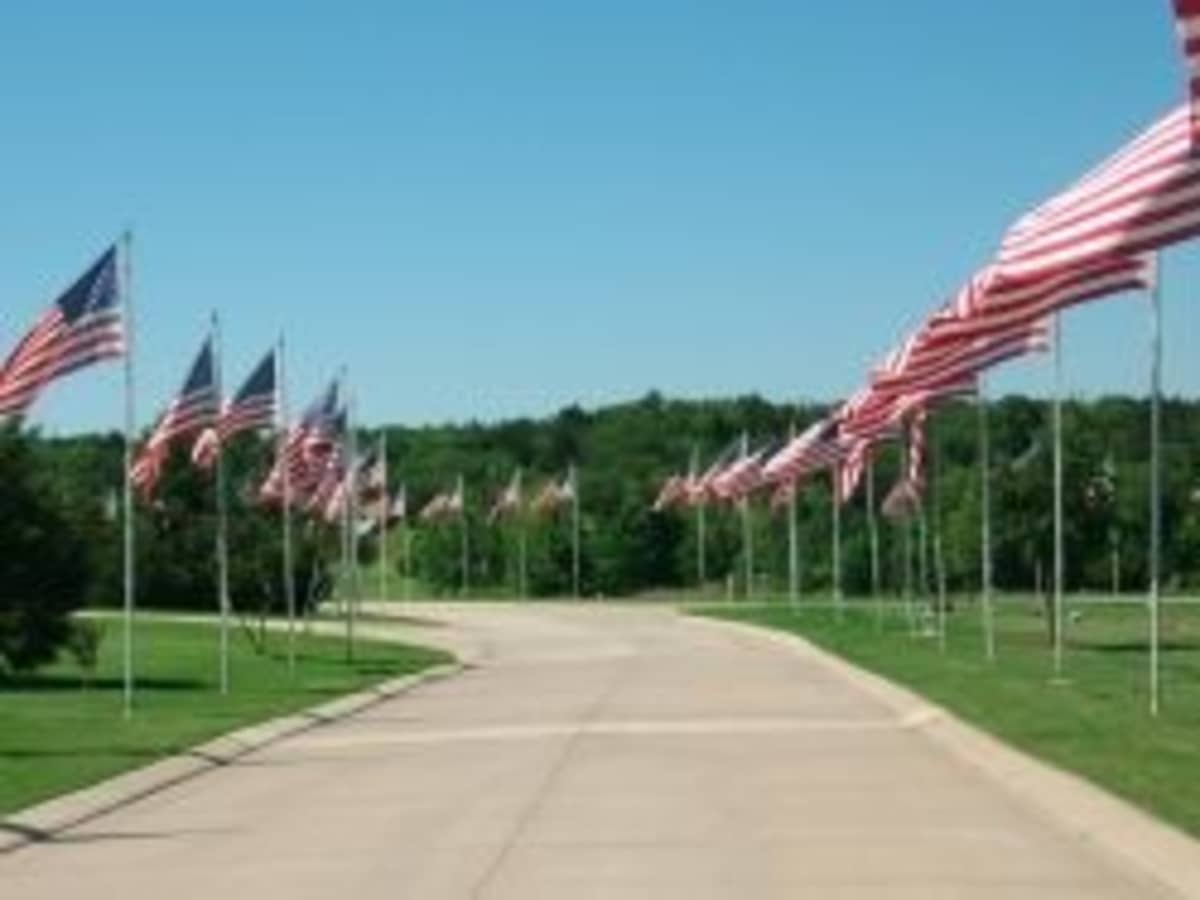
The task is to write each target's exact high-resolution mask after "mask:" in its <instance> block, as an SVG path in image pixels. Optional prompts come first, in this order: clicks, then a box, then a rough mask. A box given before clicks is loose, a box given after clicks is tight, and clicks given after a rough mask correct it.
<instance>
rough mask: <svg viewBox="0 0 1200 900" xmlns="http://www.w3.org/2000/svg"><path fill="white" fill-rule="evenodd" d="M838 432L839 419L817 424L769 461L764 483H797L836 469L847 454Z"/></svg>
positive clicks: (792, 440)
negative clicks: (831, 468)
mask: <svg viewBox="0 0 1200 900" xmlns="http://www.w3.org/2000/svg"><path fill="white" fill-rule="evenodd" d="M838 432H839V422H838V420H837V418H836V416H828V417H826V418H824V419H821V420H819V421H817V422H814V423H813V424H812V425H810V426H809V427H808V428H806V429H805V430H804V431H803V432H801V433H800V434H799V435H797V436H796V437H794V438H792V439H791V440H790V441H788V442H787V444H785V445H784V447H783V449H781V450H780V451H779V452H778V453H776V454H775V455H774V456H772V457H771V458H770V459H769V460H767V463H766V465H765V466H764V467H763V472H762V476H763V480H764V481H766V482H767V483H769V484H781V483H783V482H786V481H796V480H798V479H800V478H802V477H803V476H805V475H807V474H808V473H809V472H813V471H816V470H818V469H824V468H825V467H827V466H832V465H833V464H834V463H836V462H837V461H838V460H839V459H841V458H842V454H843V453H844V451H845V447H844V445H843V443H842V441H841V440H840V439H839V434H838Z"/></svg>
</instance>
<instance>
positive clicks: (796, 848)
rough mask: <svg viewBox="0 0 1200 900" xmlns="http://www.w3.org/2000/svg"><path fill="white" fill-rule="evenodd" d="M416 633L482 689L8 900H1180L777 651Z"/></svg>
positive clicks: (608, 631)
mask: <svg viewBox="0 0 1200 900" xmlns="http://www.w3.org/2000/svg"><path fill="white" fill-rule="evenodd" d="M420 614H421V615H426V616H429V615H436V616H437V617H438V618H441V619H444V620H445V621H446V622H447V623H449V625H448V627H446V628H440V629H431V630H430V635H431V636H433V635H436V638H437V639H438V640H439V641H441V642H443V643H449V644H451V645H453V646H455V647H457V648H459V649H460V650H461V651H463V652H465V653H467V654H468V655H470V657H471V658H472V660H473V665H472V667H471V669H470V670H469V671H467V672H466V673H464V674H463V675H461V676H458V677H456V678H453V679H450V680H447V681H442V682H438V683H434V684H430V685H427V686H425V687H421V688H419V689H417V690H416V691H415V692H413V693H411V694H408V695H405V696H402V697H399V698H397V699H394V700H391V701H388V702H385V703H382V704H380V705H378V706H375V707H373V708H372V709H370V710H369V711H368V712H366V713H364V714H361V715H359V716H357V717H355V718H353V719H350V720H346V721H342V722H339V723H335V724H332V725H329V726H325V727H321V728H317V729H314V730H312V731H309V732H307V733H305V734H303V735H300V736H297V737H295V738H292V739H288V740H285V741H283V742H281V743H279V744H276V745H274V746H272V747H270V748H268V749H266V750H264V751H262V752H259V753H256V754H254V755H252V756H250V757H248V758H246V759H245V760H243V761H241V762H239V763H237V764H235V765H232V766H229V767H226V768H224V769H221V770H219V771H215V772H213V773H211V774H208V775H204V776H202V777H199V778H196V779H194V780H192V781H190V782H187V783H184V784H182V785H179V786H177V787H175V788H172V789H169V790H166V791H164V792H162V793H160V794H157V795H155V796H153V797H150V798H148V799H145V800H143V801H141V802H138V803H136V804H133V805H131V806H129V807H127V808H125V809H123V810H120V811H117V812H115V813H112V814H110V815H107V816H104V817H102V818H101V819H98V820H95V821H94V822H92V823H90V824H88V825H87V826H84V827H81V828H79V829H77V830H75V831H73V832H70V833H68V834H66V835H63V836H62V837H61V838H60V839H58V840H56V841H54V842H50V843H44V844H39V845H35V846H31V847H28V848H26V849H23V850H20V851H17V852H15V853H12V854H8V855H6V856H0V897H2V898H4V900H27V898H46V900H50V898H53V900H61V898H69V897H78V896H96V897H106V898H113V900H134V898H147V900H193V898H194V900H213V898H224V900H249V898H268V897H279V898H287V900H302V898H334V900H359V898H362V900H366V898H377V897H378V898H419V900H427V898H443V897H445V898H450V897H453V898H467V897H486V898H511V900H535V898H571V900H580V898H591V897H596V898H601V897H603V898H655V900H666V898H688V900H702V898H718V897H720V898H738V900H752V898H775V897H780V898H782V897H786V898H801V897H812V898H822V900H827V898H829V900H831V898H860V897H863V898H865V897H888V898H898V900H902V898H913V900H918V898H919V900H938V898H976V897H977V898H1013V900H1017V898H1019V900H1034V898H1053V900H1070V898H1090V900H1104V898H1113V900H1116V898H1121V900H1129V898H1142V897H1146V898H1151V897H1168V896H1175V895H1173V894H1169V893H1166V891H1165V889H1163V888H1161V887H1158V886H1156V885H1155V884H1154V883H1152V882H1150V881H1149V880H1148V879H1147V878H1145V877H1144V876H1143V875H1142V874H1140V873H1139V872H1137V871H1134V870H1133V869H1132V868H1130V867H1127V866H1126V865H1125V864H1124V863H1123V862H1122V861H1121V860H1119V859H1118V858H1116V857H1113V856H1110V855H1107V854H1105V853H1103V852H1102V851H1101V850H1100V849H1098V848H1096V847H1094V846H1092V845H1090V844H1088V843H1086V842H1084V841H1083V840H1081V839H1079V838H1077V837H1076V836H1074V835H1073V834H1071V833H1069V831H1068V830H1067V829H1066V828H1065V827H1063V826H1061V825H1059V824H1057V823H1056V822H1055V821H1054V820H1052V819H1051V818H1050V817H1048V816H1046V815H1044V814H1042V813H1040V812H1038V811H1037V810H1036V809H1035V808H1034V807H1033V806H1031V805H1029V804H1027V803H1026V802H1025V801H1023V800H1020V799H1018V798H1017V797H1016V796H1015V795H1012V794H1010V793H1009V792H1008V791H1007V790H1006V789H1005V788H1003V787H1001V786H1000V785H999V784H997V783H995V782H993V781H991V780H989V778H988V777H987V776H985V775H983V774H981V773H980V772H979V771H978V770H976V769H974V768H972V767H970V766H968V765H966V764H964V763H963V762H960V761H959V760H958V759H956V758H955V757H953V756H952V755H950V754H948V753H947V752H945V751H944V750H942V749H940V748H939V747H938V746H937V745H936V744H934V743H933V742H931V741H929V740H928V739H927V738H926V737H924V736H923V735H922V734H921V733H920V731H919V730H917V729H914V728H912V727H907V723H905V722H904V721H903V720H902V719H901V718H900V717H898V716H897V714H896V713H895V712H894V711H893V710H892V709H890V708H889V707H887V706H885V705H884V704H882V703H881V702H880V701H879V700H877V699H875V698H874V697H872V696H871V695H870V694H869V693H868V692H866V691H864V690H862V689H861V688H860V687H857V686H856V685H855V684H854V683H853V682H852V681H850V680H848V679H847V678H845V677H843V676H841V675H839V674H838V673H837V672H835V671H834V670H832V669H830V668H828V667H826V666H822V665H820V664H819V663H817V662H814V661H812V660H811V659H806V658H804V657H803V656H800V655H797V654H794V653H789V652H787V651H786V650H785V649H783V648H781V647H779V646H778V645H775V644H772V643H770V642H768V641H759V640H756V639H755V638H753V637H752V636H747V635H745V634H744V633H739V632H735V631H728V632H727V631H723V630H721V629H719V628H716V627H714V626H711V625H708V624H704V623H695V622H691V621H688V620H687V619H684V618H682V617H680V616H678V615H676V614H675V613H673V612H670V611H668V610H665V609H661V608H655V609H640V608H631V607H604V606H589V607H583V606H572V607H560V606H549V605H542V606H526V607H511V606H510V607H501V606H488V605H479V606H457V607H436V608H424V607H423V608H422V609H421V610H420Z"/></svg>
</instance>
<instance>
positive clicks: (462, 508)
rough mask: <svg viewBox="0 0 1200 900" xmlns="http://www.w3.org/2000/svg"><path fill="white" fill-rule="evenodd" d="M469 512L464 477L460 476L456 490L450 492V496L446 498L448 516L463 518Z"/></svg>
mask: <svg viewBox="0 0 1200 900" xmlns="http://www.w3.org/2000/svg"><path fill="white" fill-rule="evenodd" d="M466 511H467V497H466V491H465V490H464V487H463V479H462V476H461V475H460V476H458V483H457V484H455V485H454V490H453V491H451V492H450V496H449V497H447V498H446V514H447V515H451V516H462V515H463V514H465V513H466Z"/></svg>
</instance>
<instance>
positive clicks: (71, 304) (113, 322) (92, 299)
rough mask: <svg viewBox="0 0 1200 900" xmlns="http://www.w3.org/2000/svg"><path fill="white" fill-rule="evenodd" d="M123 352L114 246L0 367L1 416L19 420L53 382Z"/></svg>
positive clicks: (55, 305)
mask: <svg viewBox="0 0 1200 900" xmlns="http://www.w3.org/2000/svg"><path fill="white" fill-rule="evenodd" d="M124 352H125V338H124V329H123V328H122V323H121V306H120V280H119V278H118V276H117V248H116V247H110V248H109V249H108V250H106V251H105V252H104V254H103V255H102V256H101V257H100V258H99V259H98V260H96V262H95V263H93V264H92V266H91V267H90V268H89V269H88V270H87V271H86V272H84V273H83V275H81V276H80V277H79V279H78V280H77V281H76V282H75V283H74V284H73V285H71V286H70V287H69V288H67V290H66V291H65V292H64V293H63V294H62V295H61V296H60V297H59V298H58V299H57V300H55V301H54V302H53V303H52V304H51V305H50V308H49V309H48V310H47V311H46V312H45V313H44V314H43V315H42V317H41V318H40V319H38V321H37V323H36V324H35V325H34V326H33V328H32V330H30V331H29V333H28V334H26V335H25V337H24V338H22V339H21V341H20V343H18V344H17V346H16V347H15V348H14V349H13V351H12V353H10V354H9V356H8V359H6V360H5V361H4V365H3V366H2V367H0V416H23V415H25V413H26V412H27V411H28V409H29V407H30V406H32V405H33V402H34V401H35V400H36V399H37V398H38V395H39V394H40V393H41V391H42V389H43V388H44V387H46V385H48V384H49V383H50V382H52V381H54V380H55V379H58V378H62V377H63V376H65V375H69V374H70V373H72V372H74V371H77V370H78V369H82V368H83V367H85V366H89V365H91V364H92V363H97V362H100V361H101V360H105V359H113V358H116V357H119V356H121V355H122V354H123V353H124Z"/></svg>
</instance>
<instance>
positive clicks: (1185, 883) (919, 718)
mask: <svg viewBox="0 0 1200 900" xmlns="http://www.w3.org/2000/svg"><path fill="white" fill-rule="evenodd" d="M685 618H686V619H687V620H688V621H689V622H694V623H698V624H703V625H707V626H711V627H714V628H716V629H719V630H721V631H724V632H726V633H733V634H739V635H741V636H745V637H750V638H753V639H756V640H760V641H767V642H770V643H773V644H777V645H779V646H781V647H783V648H785V649H788V650H790V651H791V652H793V653H796V654H798V655H800V656H803V657H806V658H807V659H810V660H814V661H816V662H818V663H819V664H821V665H823V666H824V667H825V668H827V669H830V670H832V671H834V672H835V673H837V674H838V675H839V676H840V677H842V678H844V679H845V680H846V681H848V682H850V683H851V684H853V685H854V686H855V687H857V688H859V689H860V690H862V691H863V692H864V693H866V694H869V695H870V696H871V697H872V698H874V699H875V700H877V701H879V702H880V703H882V704H883V705H884V706H886V707H888V708H889V709H891V710H892V711H893V712H894V713H895V714H896V716H897V717H898V718H899V720H900V723H901V725H902V727H904V728H906V729H909V730H912V731H914V732H918V733H920V734H922V735H924V736H925V737H926V738H928V739H929V740H931V741H933V742H934V743H935V744H937V745H939V746H940V747H942V748H944V749H945V750H947V751H949V752H950V753H951V754H952V755H953V756H954V757H955V758H956V759H957V760H959V761H960V762H963V763H965V764H967V765H969V766H970V767H972V768H974V769H976V770H977V771H980V772H983V773H984V774H985V775H986V776H987V777H988V778H990V779H991V780H992V781H994V782H996V783H999V784H1000V785H1002V786H1003V787H1004V788H1005V789H1006V790H1008V791H1009V792H1010V793H1011V794H1013V795H1014V796H1016V797H1018V798H1020V799H1021V800H1022V801H1024V802H1025V803H1027V804H1029V805H1030V806H1032V807H1034V808H1035V809H1037V810H1038V811H1039V812H1041V813H1042V814H1043V815H1045V816H1046V817H1048V818H1049V819H1051V820H1053V821H1055V822H1056V823H1058V824H1059V825H1060V826H1061V827H1063V828H1065V829H1066V830H1067V831H1068V832H1070V833H1071V834H1073V835H1075V837H1077V838H1078V839H1080V840H1082V841H1086V842H1088V843H1091V844H1093V845H1095V846H1097V847H1099V848H1101V849H1102V850H1103V851H1104V852H1106V853H1109V854H1111V855H1113V856H1114V857H1116V858H1118V859H1121V860H1123V861H1125V862H1126V863H1127V864H1129V865H1131V866H1132V867H1133V868H1135V869H1136V870H1138V871H1139V872H1140V873H1141V874H1142V875H1143V876H1144V877H1146V878H1148V879H1150V880H1151V881H1153V882H1155V883H1157V884H1159V885H1161V886H1163V887H1165V888H1168V889H1169V890H1171V891H1173V892H1176V893H1178V894H1179V895H1181V896H1183V897H1200V841H1197V840H1196V839H1195V838H1193V837H1192V836H1191V835H1188V834H1186V833H1185V832H1183V831H1181V830H1179V829H1177V828H1175V827H1174V826H1172V825H1170V824H1168V823H1166V822H1163V821H1161V820H1159V819H1156V818H1154V817H1153V816H1152V815H1150V814H1149V813H1147V812H1145V811H1144V810H1142V809H1140V808H1138V807H1137V806H1134V805H1133V804H1132V803H1130V802H1129V801H1127V800H1124V799H1122V798H1121V797H1118V796H1117V795H1115V794H1112V793H1110V792H1108V791H1107V790H1105V789H1104V788H1102V787H1100V786H1099V785H1096V784H1093V783H1092V782H1090V781H1088V780H1086V779H1085V778H1083V777H1082V776H1080V775H1076V774H1074V773H1072V772H1068V771H1066V770H1064V769H1060V768H1057V767H1056V766H1054V765H1052V764H1050V763H1048V762H1045V761H1044V760H1041V759H1038V758H1037V757H1035V756H1031V755H1030V754H1027V753H1025V752H1024V751H1022V750H1019V749H1017V748H1015V747H1012V746H1010V745H1009V744H1006V743H1004V742H1003V741H1002V740H1000V739H999V738H997V737H994V736H993V735H991V734H989V733H987V732H986V731H984V730H982V729H980V728H978V727H976V726H974V725H971V724H969V723H968V722H966V721H965V720H963V719H960V718H959V717H958V716H957V715H955V714H954V713H952V712H950V711H949V710H947V709H945V708H944V707H942V706H939V705H937V704H936V703H934V702H932V701H931V700H929V699H928V698H927V697H924V696H922V695H920V694H918V693H916V692H915V691H913V690H911V689H909V688H906V687H903V686H902V685H899V684H896V683H894V682H892V681H889V680H888V679H886V678H884V677H883V676H881V675H878V674H876V673H874V672H871V671H868V670H867V669H863V668H860V667H859V666H857V665H855V664H854V663H852V662H850V661H849V660H847V659H845V658H844V657H841V656H838V655H837V654H836V653H833V652H832V651H830V650H826V649H825V648H823V647H820V646H818V645H817V644H815V643H813V642H812V641H810V640H808V639H807V638H805V637H803V636H801V635H798V634H795V633H792V632H786V631H779V630H775V629H772V628H770V627H767V626H762V625H754V624H750V623H747V622H736V621H731V620H728V619H717V618H708V617H703V616H696V615H691V614H685Z"/></svg>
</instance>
